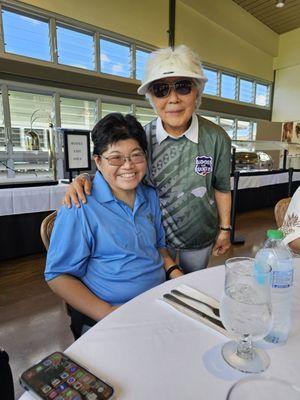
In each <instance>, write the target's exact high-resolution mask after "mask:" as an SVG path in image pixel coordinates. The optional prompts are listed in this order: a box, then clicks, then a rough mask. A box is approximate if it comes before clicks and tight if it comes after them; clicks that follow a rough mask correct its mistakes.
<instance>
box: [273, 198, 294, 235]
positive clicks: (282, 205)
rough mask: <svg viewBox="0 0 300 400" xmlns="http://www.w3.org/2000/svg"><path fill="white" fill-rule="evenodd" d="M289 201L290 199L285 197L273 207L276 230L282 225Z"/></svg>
mask: <svg viewBox="0 0 300 400" xmlns="http://www.w3.org/2000/svg"><path fill="white" fill-rule="evenodd" d="M291 199H292V198H291V197H286V198H284V199H281V200H279V201H278V202H277V203H276V205H275V208H274V215H275V220H276V224H277V227H278V228H280V227H281V226H282V224H283V220H284V216H285V214H286V211H287V209H288V206H289V204H290V202H291Z"/></svg>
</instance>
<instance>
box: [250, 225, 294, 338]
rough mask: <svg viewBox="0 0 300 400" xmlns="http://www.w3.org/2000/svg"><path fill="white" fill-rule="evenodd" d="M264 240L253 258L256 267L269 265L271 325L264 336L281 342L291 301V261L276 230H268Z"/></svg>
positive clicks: (280, 234) (286, 336)
mask: <svg viewBox="0 0 300 400" xmlns="http://www.w3.org/2000/svg"><path fill="white" fill-rule="evenodd" d="M267 238H268V239H267V241H266V242H265V244H264V247H263V248H262V249H260V250H259V251H258V252H257V254H256V257H255V260H256V261H255V266H256V268H263V267H264V266H265V265H269V266H271V267H272V288H271V299H272V313H273V325H272V328H271V331H270V332H269V333H268V335H267V336H266V337H265V340H266V341H267V342H271V343H285V342H286V341H287V338H288V335H289V331H290V328H291V303H292V289H293V273H294V265H293V264H294V263H293V257H292V255H291V252H290V250H289V248H288V247H287V246H285V244H284V243H282V238H283V233H282V232H281V231H280V230H272V229H270V230H268V232H267Z"/></svg>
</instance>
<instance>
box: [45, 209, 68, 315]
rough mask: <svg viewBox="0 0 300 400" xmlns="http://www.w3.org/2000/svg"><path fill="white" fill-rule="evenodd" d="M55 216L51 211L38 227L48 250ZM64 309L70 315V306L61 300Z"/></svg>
mask: <svg viewBox="0 0 300 400" xmlns="http://www.w3.org/2000/svg"><path fill="white" fill-rule="evenodd" d="M56 216H57V211H54V212H53V213H51V214H49V215H47V217H46V218H44V219H43V221H42V224H41V229H40V234H41V238H42V242H43V244H44V246H45V248H46V250H47V251H48V249H49V245H50V237H51V233H52V230H53V226H54V222H55V219H56ZM63 304H64V307H65V310H66V312H67V314H68V315H69V317H70V316H71V309H72V308H71V306H70V305H69V304H68V303H65V302H63Z"/></svg>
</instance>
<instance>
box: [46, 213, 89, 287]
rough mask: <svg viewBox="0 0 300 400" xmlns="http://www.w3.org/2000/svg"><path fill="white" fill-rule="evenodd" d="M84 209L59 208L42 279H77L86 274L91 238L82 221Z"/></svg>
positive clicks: (84, 222)
mask: <svg viewBox="0 0 300 400" xmlns="http://www.w3.org/2000/svg"><path fill="white" fill-rule="evenodd" d="M83 208H84V207H81V208H80V209H77V208H76V207H75V206H73V207H72V208H71V209H67V208H66V207H62V208H61V209H60V211H59V213H58V215H57V217H56V220H55V223H54V228H53V232H52V235H51V241H50V246H49V250H48V254H47V261H46V269H45V279H46V281H49V280H51V279H54V278H56V277H58V276H59V275H62V274H68V275H73V276H75V277H77V278H81V277H83V276H84V275H85V273H86V268H87V264H88V259H89V257H90V254H91V248H92V235H91V233H90V232H89V228H88V224H87V222H86V221H85V215H84V211H83Z"/></svg>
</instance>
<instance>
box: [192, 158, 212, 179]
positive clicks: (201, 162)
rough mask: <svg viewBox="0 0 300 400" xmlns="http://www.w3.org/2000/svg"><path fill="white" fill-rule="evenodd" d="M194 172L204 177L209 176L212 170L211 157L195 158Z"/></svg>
mask: <svg viewBox="0 0 300 400" xmlns="http://www.w3.org/2000/svg"><path fill="white" fill-rule="evenodd" d="M195 161H196V165H195V172H196V173H197V174H198V175H201V176H206V175H207V174H210V173H211V172H212V169H213V159H212V157H211V156H197V157H196V158H195Z"/></svg>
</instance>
